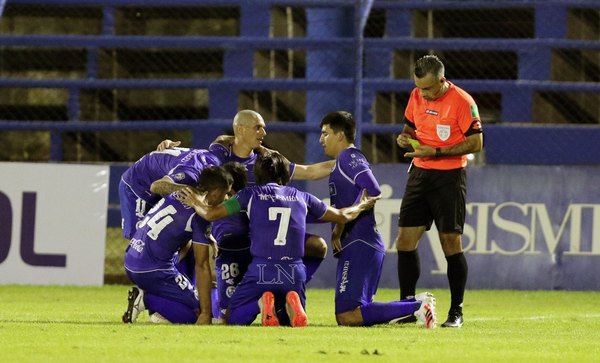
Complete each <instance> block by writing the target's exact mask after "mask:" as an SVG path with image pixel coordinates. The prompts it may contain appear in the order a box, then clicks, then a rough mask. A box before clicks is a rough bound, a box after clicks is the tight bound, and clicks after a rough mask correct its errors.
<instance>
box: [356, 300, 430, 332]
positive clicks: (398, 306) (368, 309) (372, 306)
mask: <svg viewBox="0 0 600 363" xmlns="http://www.w3.org/2000/svg"><path fill="white" fill-rule="evenodd" d="M420 307H421V302H420V301H415V300H413V301H410V300H400V301H391V302H388V303H380V302H372V303H368V304H365V305H363V306H362V307H361V308H360V311H361V313H362V316H363V322H364V325H365V326H371V325H374V324H381V323H387V322H389V321H390V320H393V319H397V318H400V317H402V316H407V315H412V314H413V313H414V312H415V311H417V310H418V309H419V308H420Z"/></svg>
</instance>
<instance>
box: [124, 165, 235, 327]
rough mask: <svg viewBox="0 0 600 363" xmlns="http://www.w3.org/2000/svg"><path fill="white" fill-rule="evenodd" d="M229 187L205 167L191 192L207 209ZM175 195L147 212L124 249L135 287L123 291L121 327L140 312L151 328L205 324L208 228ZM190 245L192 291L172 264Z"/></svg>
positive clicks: (219, 172)
mask: <svg viewBox="0 0 600 363" xmlns="http://www.w3.org/2000/svg"><path fill="white" fill-rule="evenodd" d="M232 184H233V178H232V177H231V175H230V174H229V173H227V172H226V171H225V169H224V168H222V167H218V166H210V167H207V168H205V169H204V170H203V171H202V173H201V174H200V176H199V179H198V188H197V189H195V190H197V192H199V193H202V195H203V197H204V200H205V201H206V203H207V204H209V205H218V204H220V203H221V202H222V201H223V199H224V197H225V195H226V194H227V193H229V192H230V190H231V185H232ZM176 194H177V192H175V193H172V194H169V195H166V196H165V197H164V198H163V199H161V200H160V201H159V202H158V203H157V204H156V205H155V206H154V207H153V208H152V209H151V210H150V211H149V212H148V214H147V215H146V217H145V218H144V219H143V220H142V222H141V223H140V226H139V228H138V229H137V230H136V232H135V234H134V236H133V238H132V239H131V242H130V243H129V246H128V247H127V250H126V252H125V270H126V272H127V276H128V277H129V278H130V279H131V281H133V282H134V283H135V284H136V285H137V287H133V288H132V289H131V290H130V291H129V296H128V300H129V303H128V306H127V311H125V314H124V315H123V322H124V323H133V322H135V321H136V320H137V318H138V315H139V314H140V312H142V311H144V310H146V309H148V310H149V311H150V314H151V315H150V321H152V322H155V323H161V322H170V323H176V324H194V323H196V324H210V323H211V319H212V316H211V315H212V314H211V287H212V279H211V271H210V270H211V268H210V264H209V255H210V252H209V244H210V241H209V239H208V237H207V236H208V235H209V232H208V227H209V226H210V223H209V222H207V221H205V220H203V219H202V218H201V217H200V216H199V215H198V214H196V213H195V211H194V209H192V208H190V207H189V206H188V205H185V204H183V203H181V202H180V201H179V200H178V199H177V198H176ZM190 240H191V241H192V249H193V253H194V257H195V261H196V262H195V263H196V266H195V269H196V286H194V284H192V283H190V280H189V278H188V277H187V276H186V275H185V274H183V273H181V272H180V271H179V270H178V269H177V267H176V265H175V263H176V262H177V261H178V257H179V256H178V251H180V250H181V249H182V248H183V247H184V246H186V245H187V244H188V242H189V241H190Z"/></svg>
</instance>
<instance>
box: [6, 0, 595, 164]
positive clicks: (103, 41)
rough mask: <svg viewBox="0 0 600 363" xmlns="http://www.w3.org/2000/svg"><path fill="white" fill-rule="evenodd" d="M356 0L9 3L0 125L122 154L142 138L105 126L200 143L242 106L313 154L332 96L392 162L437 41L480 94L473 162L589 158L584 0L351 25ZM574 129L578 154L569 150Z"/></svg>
mask: <svg viewBox="0 0 600 363" xmlns="http://www.w3.org/2000/svg"><path fill="white" fill-rule="evenodd" d="M359 3H361V4H363V5H365V4H368V3H369V2H368V1H359V2H356V1H335V0H334V1H328V2H321V1H311V0H287V1H283V0H262V1H254V2H251V3H250V2H247V1H241V0H222V1H211V0H204V1H190V0H173V1H171V2H169V6H168V7H167V6H165V5H164V2H160V1H139V0H111V1H94V0H92V1H86V2H77V1H71V0H45V1H39V0H14V1H11V2H10V3H9V4H8V5H7V6H6V9H5V11H4V15H3V19H2V32H1V35H0V46H1V47H2V50H1V53H0V54H1V56H2V78H1V79H0V87H2V88H3V89H4V91H5V92H3V93H4V96H2V97H1V98H0V119H1V120H3V121H2V122H1V123H0V129H2V130H6V131H9V130H12V131H16V132H17V135H18V134H23V131H28V132H40V131H41V130H44V131H46V133H45V134H43V136H41V139H42V141H40V142H41V143H42V144H43V145H44V146H47V148H48V149H49V151H48V153H47V155H38V156H37V157H39V158H40V159H41V160H44V158H45V159H46V160H55V161H59V160H65V161H113V162H116V161H124V162H128V161H131V160H134V159H135V158H136V157H137V156H138V155H140V154H141V153H142V152H143V150H141V149H139V148H138V149H136V148H135V147H134V146H132V145H131V143H128V142H117V143H115V142H114V138H115V137H117V136H115V134H120V135H121V137H122V140H124V139H125V138H127V137H129V136H131V135H132V133H135V132H136V131H137V130H155V133H154V134H151V135H153V136H154V138H156V134H157V133H158V134H159V135H160V134H161V131H163V130H185V132H186V134H184V138H187V139H188V140H189V141H190V143H191V144H192V145H193V146H197V147H202V146H206V145H207V143H208V142H210V141H211V140H212V138H213V137H214V136H215V135H216V134H218V133H221V132H223V130H225V129H227V127H228V125H229V123H230V119H231V116H232V115H233V114H235V112H236V111H237V109H238V108H239V107H240V106H243V105H249V106H255V107H250V108H259V109H261V110H260V111H261V112H263V113H266V118H267V120H269V121H288V122H277V123H275V122H273V123H270V125H269V129H270V131H275V132H281V133H282V135H285V136H286V137H287V138H292V139H293V140H294V143H299V144H300V145H302V147H299V148H296V149H297V150H298V151H297V152H296V155H292V158H293V159H296V160H298V161H307V162H310V161H315V160H317V159H318V158H319V157H320V150H319V148H318V145H317V144H316V138H315V137H313V136H315V135H316V134H317V133H318V130H315V123H316V122H317V121H318V120H319V118H320V116H321V115H322V114H324V113H325V112H328V111H330V109H331V107H336V108H340V109H341V108H345V109H349V110H352V111H354V113H355V115H357V118H358V119H361V120H362V123H361V127H360V129H359V132H360V133H362V135H363V138H361V141H362V142H363V143H365V146H368V147H366V149H367V151H368V152H369V153H370V155H369V156H370V157H372V159H373V160H374V161H375V162H390V161H392V162H394V161H398V160H399V159H401V157H399V156H398V152H397V151H396V148H394V147H393V140H392V139H391V138H390V137H389V136H390V134H393V133H396V132H398V130H400V127H401V126H400V122H401V117H400V116H399V115H401V112H402V109H403V106H404V103H405V101H406V98H407V95H408V92H409V91H410V89H411V88H412V87H413V83H412V81H411V80H410V74H409V73H408V72H409V69H410V64H411V62H412V61H413V60H414V59H416V57H418V56H420V55H422V54H424V53H427V52H430V51H434V52H436V53H438V54H439V55H441V56H442V57H443V59H444V61H445V63H446V65H447V68H448V69H449V70H451V71H450V73H449V74H448V78H449V79H451V80H452V81H454V82H455V83H457V84H459V85H461V86H462V87H464V88H465V89H467V90H469V91H470V92H471V93H472V94H473V95H474V96H475V97H476V99H477V101H478V103H479V104H480V108H481V110H482V117H483V119H484V121H485V123H486V126H487V127H486V130H487V132H486V152H485V162H487V163H500V164H502V163H508V164H527V163H532V162H533V163H541V164H565V163H568V164H588V163H597V162H598V161H599V159H600V152H599V149H598V148H599V146H597V142H595V140H597V139H598V136H600V135H599V134H598V132H600V131H598V128H597V127H595V126H597V124H598V119H599V118H600V117H599V116H600V115H599V113H600V111H599V109H598V93H599V91H600V85H599V84H598V79H599V78H600V71H599V70H598V69H599V65H598V63H599V62H600V61H599V59H600V58H599V57H598V54H599V50H600V41H598V36H597V34H598V33H599V31H598V30H599V29H598V21H597V20H598V17H599V15H598V11H599V9H598V3H597V2H596V1H586V0H574V1H566V0H552V1H516V0H507V1H469V2H456V1H431V2H421V1H402V2H397V1H373V2H372V4H371V5H372V6H371V8H370V9H369V10H370V12H369V13H368V14H369V16H368V19H366V20H365V21H363V23H361V22H360V21H361V18H360V16H355V15H353V14H360V12H353V10H354V8H355V6H356V4H359ZM289 13H291V14H292V15H291V16H289ZM278 14H284V15H278ZM286 15H287V16H286ZM363 20H364V19H363ZM266 24H268V26H267V25H266ZM290 27H292V29H293V36H290V32H289V29H287V32H286V30H285V29H284V30H278V28H290ZM358 28H363V29H364V30H363V31H362V32H357V31H356V29H358ZM474 28H475V30H474ZM278 32H280V33H281V34H278ZM284 35H285V36H284ZM358 49H360V50H361V52H360V53H358ZM281 53H283V54H284V56H283V57H278V56H277V55H278V54H281ZM286 53H287V56H285V55H286ZM273 54H275V56H273ZM290 54H291V55H290ZM358 54H360V55H358ZM273 59H274V60H273ZM340 60H344V61H340ZM265 62H270V66H269V67H261V64H262V63H265ZM290 64H293V69H291V70H290V68H291V67H290ZM323 100H327V102H324V101H323ZM332 105H335V106H332ZM539 124H543V126H540V125H539ZM549 124H553V125H549ZM579 124H584V125H579ZM591 125H594V126H591ZM120 131H125V132H122V133H119V132H120ZM298 132H300V133H303V134H306V135H307V136H304V135H297V133H298ZM563 133H564V134H566V135H567V136H565V137H557V135H561V134H563ZM11 135H13V136H14V134H11ZM25 135H27V136H30V135H31V133H25ZM47 135H49V137H46V139H47V140H46V139H44V136H47ZM571 135H572V136H571ZM507 136H509V139H507V138H506V137H507ZM576 136H577V137H576ZM580 136H583V137H580ZM507 140H510V142H508V141H507ZM574 142H576V143H577V145H578V147H580V148H583V149H585V150H590V152H589V153H587V154H586V155H583V156H580V157H578V156H577V155H568V156H566V155H567V153H566V152H565V150H568V149H569V148H570V147H571V146H572V145H573V143H574ZM142 144H143V147H146V149H147V145H148V144H144V143H142ZM274 146H277V145H274ZM132 148H133V149H132ZM42 149H43V148H42ZM7 153H8V151H7ZM17 154H19V153H17ZM29 157H32V156H31V155H30V156H29ZM11 158H13V159H14V158H15V157H14V156H13V157H11ZM3 159H9V157H8V156H6V155H5V156H4V157H3ZM17 159H18V157H17Z"/></svg>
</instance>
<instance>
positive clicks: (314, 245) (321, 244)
mask: <svg viewBox="0 0 600 363" xmlns="http://www.w3.org/2000/svg"><path fill="white" fill-rule="evenodd" d="M304 256H310V257H317V258H325V256H327V243H326V242H325V240H324V239H323V238H321V237H320V236H315V235H311V236H310V237H308V239H307V240H306V246H305V248H304Z"/></svg>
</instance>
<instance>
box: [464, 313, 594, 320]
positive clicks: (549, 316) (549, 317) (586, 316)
mask: <svg viewBox="0 0 600 363" xmlns="http://www.w3.org/2000/svg"><path fill="white" fill-rule="evenodd" d="M570 318H585V319H600V314H582V315H541V316H523V317H515V318H467V319H468V321H497V320H547V319H570Z"/></svg>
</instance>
